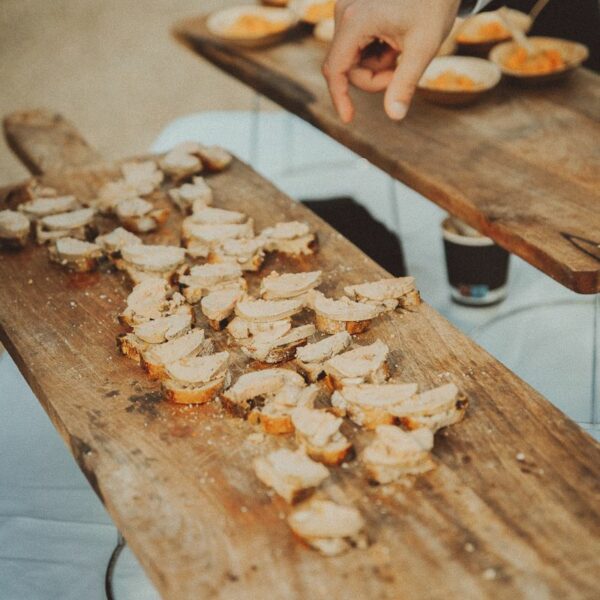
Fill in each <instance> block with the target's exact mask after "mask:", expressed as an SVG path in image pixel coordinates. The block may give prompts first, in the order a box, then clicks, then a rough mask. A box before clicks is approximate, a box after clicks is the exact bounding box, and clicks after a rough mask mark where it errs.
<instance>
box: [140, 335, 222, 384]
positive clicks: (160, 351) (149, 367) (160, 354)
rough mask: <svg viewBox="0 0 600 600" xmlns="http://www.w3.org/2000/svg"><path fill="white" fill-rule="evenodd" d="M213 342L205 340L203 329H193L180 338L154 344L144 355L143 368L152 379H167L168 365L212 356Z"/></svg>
mask: <svg viewBox="0 0 600 600" xmlns="http://www.w3.org/2000/svg"><path fill="white" fill-rule="evenodd" d="M211 351H212V342H211V341H210V340H206V339H205V338H204V331H203V330H202V329H192V331H190V332H189V333H186V334H184V335H182V336H180V337H178V338H175V339H173V340H169V341H168V342H164V343H163V344H153V345H152V346H150V347H149V348H148V349H147V350H145V351H144V352H143V353H142V361H141V365H142V368H143V369H144V370H145V371H146V373H148V376H149V377H150V378H151V379H166V378H167V377H168V372H167V365H168V364H169V363H174V362H177V361H180V360H181V359H183V358H187V357H193V356H198V355H200V354H210V352H211Z"/></svg>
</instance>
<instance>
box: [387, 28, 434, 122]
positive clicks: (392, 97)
mask: <svg viewBox="0 0 600 600" xmlns="http://www.w3.org/2000/svg"><path fill="white" fill-rule="evenodd" d="M434 56H435V49H432V47H431V46H430V45H428V44H425V43H423V42H422V41H415V40H414V39H411V38H406V39H405V44H404V48H403V50H402V54H401V55H400V58H399V62H398V66H397V67H396V70H395V71H394V75H393V76H392V79H391V81H390V84H389V85H388V87H387V90H386V92H385V98H384V106H385V112H386V113H387V115H388V117H390V119H394V120H395V121H400V120H401V119H403V118H404V117H405V116H406V113H407V112H408V107H409V105H410V102H411V100H412V98H413V96H414V93H415V89H416V88H417V84H418V83H419V79H421V76H422V75H423V72H424V71H425V69H426V68H427V65H428V64H429V63H430V62H431V59H432V58H433V57H434Z"/></svg>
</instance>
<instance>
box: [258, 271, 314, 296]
mask: <svg viewBox="0 0 600 600" xmlns="http://www.w3.org/2000/svg"><path fill="white" fill-rule="evenodd" d="M321 275H322V272H321V271H310V272H308V273H283V274H279V273H278V272H277V271H273V272H272V273H270V274H269V276H268V277H264V278H263V279H262V281H261V283H260V295H261V297H262V298H264V299H265V300H285V299H288V298H297V297H298V296H302V295H304V294H306V293H307V292H309V291H310V290H312V289H314V288H316V287H317V286H318V285H319V284H320V283H321Z"/></svg>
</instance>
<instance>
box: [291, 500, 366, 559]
mask: <svg viewBox="0 0 600 600" xmlns="http://www.w3.org/2000/svg"><path fill="white" fill-rule="evenodd" d="M288 524H289V526H290V528H291V529H292V531H293V532H294V534H295V535H296V536H298V537H299V538H300V539H301V540H303V541H304V542H306V543H307V544H308V545H309V546H311V547H313V548H315V549H316V550H318V551H319V552H320V553H321V554H323V555H325V556H337V555H339V554H343V553H344V552H347V551H348V550H350V549H351V548H366V547H367V545H368V539H367V536H366V534H365V521H364V519H363V518H362V516H361V514H360V512H359V511H358V510H357V509H356V508H354V507H352V506H344V505H341V504H336V503H335V502H332V501H331V500H323V499H319V498H312V499H310V500H308V501H306V502H304V503H302V504H300V505H299V506H298V507H297V508H296V509H295V510H294V511H293V512H292V513H291V514H290V516H289V517H288Z"/></svg>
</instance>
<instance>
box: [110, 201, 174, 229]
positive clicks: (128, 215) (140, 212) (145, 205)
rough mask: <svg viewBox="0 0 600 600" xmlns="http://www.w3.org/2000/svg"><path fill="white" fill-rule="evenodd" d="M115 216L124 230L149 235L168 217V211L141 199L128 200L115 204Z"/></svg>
mask: <svg viewBox="0 0 600 600" xmlns="http://www.w3.org/2000/svg"><path fill="white" fill-rule="evenodd" d="M115 214H116V215H117V218H118V219H119V221H120V222H121V224H122V225H123V227H125V229H127V230H129V231H133V232H135V233H149V232H150V231H154V230H155V229H157V228H158V227H159V226H160V225H162V224H163V223H165V221H166V220H167V219H168V217H169V209H168V208H156V207H155V206H154V205H153V204H152V203H151V202H148V201H147V200H144V199H142V198H129V199H127V200H122V201H121V202H119V203H118V204H117V206H116V209H115Z"/></svg>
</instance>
